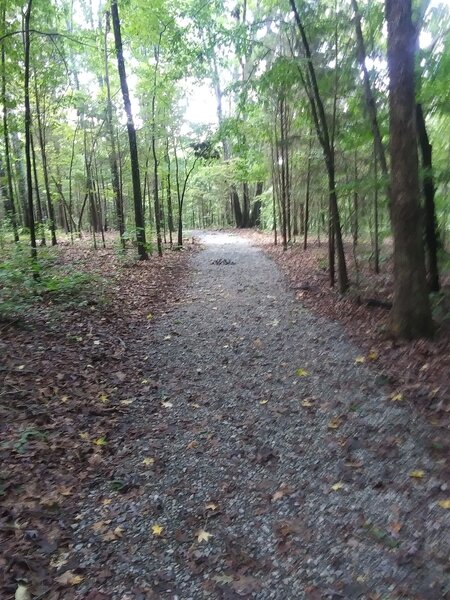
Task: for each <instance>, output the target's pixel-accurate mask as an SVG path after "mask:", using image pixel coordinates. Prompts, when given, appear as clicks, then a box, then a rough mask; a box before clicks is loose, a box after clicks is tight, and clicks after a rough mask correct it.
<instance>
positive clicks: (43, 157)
mask: <svg viewBox="0 0 450 600" xmlns="http://www.w3.org/2000/svg"><path fill="white" fill-rule="evenodd" d="M34 83H35V95H36V117H37V125H38V134H39V146H40V149H41V160H42V172H43V175H44V186H45V197H46V199H47V211H48V217H49V222H50V233H51V238H52V246H56V244H57V240H56V222H55V209H54V207H53V201H52V196H51V193H50V181H49V177H48V165H47V151H46V147H45V135H44V124H43V122H42V117H41V109H40V103H39V90H38V88H37V82H36V74H35V80H34Z"/></svg>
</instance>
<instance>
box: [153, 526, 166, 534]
mask: <svg viewBox="0 0 450 600" xmlns="http://www.w3.org/2000/svg"><path fill="white" fill-rule="evenodd" d="M163 530H164V527H161V525H158V524H156V525H152V533H153V535H156V536H160V535H161V534H162V532H163Z"/></svg>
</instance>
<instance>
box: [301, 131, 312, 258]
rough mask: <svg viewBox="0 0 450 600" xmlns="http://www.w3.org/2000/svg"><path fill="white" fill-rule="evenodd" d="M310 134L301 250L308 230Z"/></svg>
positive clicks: (304, 245)
mask: <svg viewBox="0 0 450 600" xmlns="http://www.w3.org/2000/svg"><path fill="white" fill-rule="evenodd" d="M311 138H312V132H310V137H309V152H308V166H307V171H306V191H305V224H304V233H303V250H306V248H307V245H308V228H309V194H310V187H311V150H312V140H311Z"/></svg>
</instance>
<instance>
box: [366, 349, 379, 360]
mask: <svg viewBox="0 0 450 600" xmlns="http://www.w3.org/2000/svg"><path fill="white" fill-rule="evenodd" d="M367 358H368V359H369V360H377V358H378V352H377V351H376V350H371V351H370V352H369V354H368V355H367Z"/></svg>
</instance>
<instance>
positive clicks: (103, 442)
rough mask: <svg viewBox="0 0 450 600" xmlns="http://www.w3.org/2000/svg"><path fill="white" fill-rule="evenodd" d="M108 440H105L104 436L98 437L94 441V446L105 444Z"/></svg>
mask: <svg viewBox="0 0 450 600" xmlns="http://www.w3.org/2000/svg"><path fill="white" fill-rule="evenodd" d="M107 443H108V442H107V441H106V440H105V438H104V437H101V438H98V439H97V440H95V441H94V444H95V445H96V446H106V444H107Z"/></svg>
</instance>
